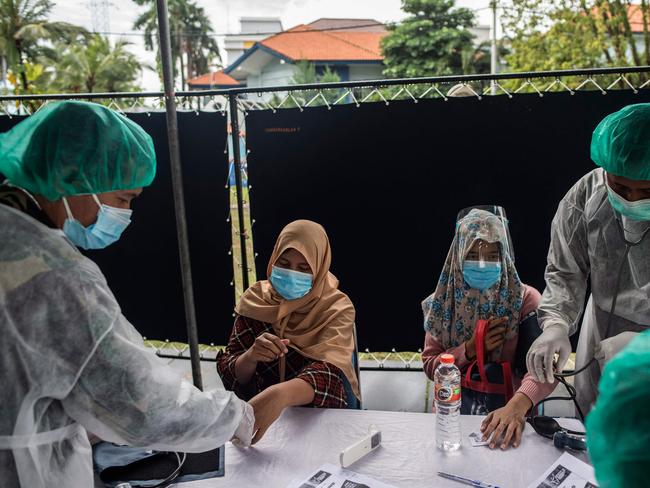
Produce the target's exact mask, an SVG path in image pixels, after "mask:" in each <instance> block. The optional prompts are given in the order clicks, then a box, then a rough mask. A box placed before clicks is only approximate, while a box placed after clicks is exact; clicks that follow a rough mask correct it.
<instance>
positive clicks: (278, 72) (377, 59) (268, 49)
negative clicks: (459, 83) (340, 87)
mask: <svg viewBox="0 0 650 488" xmlns="http://www.w3.org/2000/svg"><path fill="white" fill-rule="evenodd" d="M386 34H387V30H386V28H385V27H384V25H383V24H382V23H381V22H377V21H376V20H372V19H318V20H316V21H315V22H312V23H310V24H301V25H298V26H296V27H293V28H292V29H289V30H286V31H282V32H279V33H277V34H274V35H271V36H269V37H266V38H265V39H263V40H261V41H259V42H256V43H255V44H254V45H253V46H251V47H250V48H248V49H247V50H245V51H244V53H243V54H242V55H241V56H240V57H239V58H238V59H236V60H235V61H234V62H233V63H232V64H230V66H228V67H227V68H225V69H224V70H223V71H222V72H217V73H210V74H207V75H202V76H200V77H198V78H194V79H192V80H189V81H188V84H189V85H190V87H191V88H192V89H201V88H206V87H211V88H217V87H219V88H222V87H228V85H227V83H233V81H234V82H236V83H238V84H239V85H245V86H248V87H264V86H274V85H288V84H290V83H291V80H292V79H293V75H294V70H295V65H296V63H297V62H299V61H309V62H311V63H313V64H314V65H315V67H316V71H317V72H322V71H323V70H325V69H326V68H327V67H329V69H330V70H332V71H334V72H336V73H337V74H338V75H339V78H340V79H341V81H348V80H350V81H353V80H368V79H381V78H383V77H384V76H383V74H382V71H383V68H384V66H383V56H382V53H381V48H380V45H379V43H380V41H381V39H382V38H383V37H384V36H385V35H386ZM213 75H214V81H215V82H214V83H212V81H213V80H212V79H211V78H210V77H211V76H213ZM224 75H225V76H227V77H228V78H225V77H224ZM217 81H218V83H217ZM208 85H209V86H208ZM230 86H235V85H230Z"/></svg>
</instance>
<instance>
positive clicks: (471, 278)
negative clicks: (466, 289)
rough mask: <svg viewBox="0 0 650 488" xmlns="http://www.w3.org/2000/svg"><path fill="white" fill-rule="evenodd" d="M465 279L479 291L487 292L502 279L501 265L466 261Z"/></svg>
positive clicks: (495, 262)
mask: <svg viewBox="0 0 650 488" xmlns="http://www.w3.org/2000/svg"><path fill="white" fill-rule="evenodd" d="M463 278H465V281H466V282H467V284H468V285H469V286H471V287H472V288H476V289H477V290H481V291H482V290H487V289H488V288H491V287H492V286H494V284H495V283H497V282H498V281H499V278H501V263H500V262H498V261H465V264H464V265H463Z"/></svg>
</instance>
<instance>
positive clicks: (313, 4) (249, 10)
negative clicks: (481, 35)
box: [51, 0, 491, 90]
mask: <svg viewBox="0 0 650 488" xmlns="http://www.w3.org/2000/svg"><path fill="white" fill-rule="evenodd" d="M95 1H98V0H95ZM107 1H108V4H109V5H108V12H109V15H108V19H109V32H112V33H133V32H134V31H133V29H132V25H133V21H134V20H135V18H136V17H137V15H138V14H139V13H140V12H141V11H143V10H144V8H142V7H138V6H137V5H136V4H135V3H133V2H132V1H131V0H107ZM196 2H197V3H198V4H199V5H200V6H202V7H203V8H204V9H205V11H206V13H207V14H208V17H209V18H210V20H211V22H212V26H213V28H214V31H215V33H217V34H225V33H230V34H236V33H238V32H239V19H240V18H241V17H279V18H280V19H281V20H282V25H283V27H284V28H285V29H288V28H290V27H293V26H295V25H298V24H303V23H304V24H306V23H309V22H312V21H314V20H316V19H318V18H321V17H331V18H340V17H345V18H366V19H367V18H371V19H375V20H378V21H381V22H391V21H399V20H401V19H402V18H403V17H404V13H403V12H402V11H401V9H400V5H401V0H353V1H351V0H196ZM489 3H490V0H457V2H456V4H457V6H462V7H468V8H471V9H473V10H475V11H476V15H477V19H478V23H479V24H481V25H489V24H490V22H491V14H490V10H489V9H488V8H487V7H488V5H489ZM54 4H55V6H54V9H53V11H52V15H51V18H52V20H56V21H65V22H70V23H73V24H77V25H81V26H83V27H86V28H87V29H88V30H92V17H91V9H90V5H91V0H81V1H79V0H54ZM110 37H111V39H117V38H118V37H119V36H117V35H110ZM124 37H125V38H126V39H128V40H129V41H131V42H132V43H133V45H132V46H130V50H131V51H132V52H133V53H135V54H136V55H137V56H138V58H139V59H140V60H141V61H142V62H144V63H147V64H149V65H150V66H155V55H154V53H153V52H148V51H146V50H145V48H144V43H143V41H142V37H141V36H139V35H135V36H124ZM140 85H141V88H143V89H144V90H158V89H159V88H160V86H159V85H160V83H159V80H158V75H157V74H156V73H155V72H154V71H153V70H148V69H145V70H143V73H142V78H141V80H140Z"/></svg>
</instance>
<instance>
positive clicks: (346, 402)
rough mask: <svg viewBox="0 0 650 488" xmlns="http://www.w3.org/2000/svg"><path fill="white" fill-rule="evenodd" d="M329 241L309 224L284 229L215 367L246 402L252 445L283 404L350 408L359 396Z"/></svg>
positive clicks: (347, 305) (347, 304)
mask: <svg viewBox="0 0 650 488" xmlns="http://www.w3.org/2000/svg"><path fill="white" fill-rule="evenodd" d="M331 260H332V257H331V250H330V243H329V239H328V237H327V234H326V233H325V229H323V227H322V226H320V225H319V224H317V223H315V222H311V221H308V220H297V221H295V222H292V223H291V224H289V225H287V226H286V227H285V228H284V229H283V230H282V232H281V233H280V236H279V237H278V240H277V242H276V244H275V249H274V250H273V254H272V255H271V259H270V261H269V265H268V268H267V275H268V276H269V279H268V280H263V281H259V282H257V283H255V284H254V285H253V286H251V287H250V288H249V289H248V290H247V291H246V292H245V293H244V295H243V297H242V299H241V300H240V302H239V304H238V305H237V307H236V309H235V311H236V312H237V316H236V319H235V325H234V327H233V331H232V334H231V336H230V341H229V343H228V346H227V347H226V350H225V352H222V353H220V354H219V355H218V356H217V370H218V371H219V374H220V375H221V378H222V380H223V383H224V385H225V386H226V388H227V389H230V390H233V391H234V392H235V393H237V395H238V396H240V397H241V398H243V399H246V400H248V399H250V403H251V405H253V408H254V409H255V419H256V425H255V428H256V430H257V434H256V435H255V437H254V439H253V442H257V441H258V440H259V439H260V438H261V437H262V436H263V435H264V433H265V432H266V430H267V429H268V427H269V426H270V425H271V424H272V423H273V422H274V421H275V420H276V419H277V418H278V417H279V416H280V414H281V413H282V411H283V410H284V408H285V407H289V406H298V405H307V406H313V407H326V408H354V407H355V406H356V405H357V404H358V403H357V402H358V399H359V398H360V393H359V382H358V378H357V376H356V373H355V370H354V367H353V363H352V356H353V354H354V331H353V329H354V318H355V311H354V306H353V305H352V302H351V301H350V299H349V298H348V297H347V295H345V294H344V293H343V292H341V291H340V290H339V289H338V284H339V282H338V280H337V279H336V277H335V276H334V275H333V274H332V273H330V272H329V269H330V264H331Z"/></svg>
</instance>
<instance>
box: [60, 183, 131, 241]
mask: <svg viewBox="0 0 650 488" xmlns="http://www.w3.org/2000/svg"><path fill="white" fill-rule="evenodd" d="M93 198H94V199H95V202H96V203H97V205H98V206H99V212H98V213H97V221H96V222H95V223H94V224H91V225H89V226H88V227H84V226H83V225H82V224H81V222H79V221H78V220H77V219H75V218H74V217H73V216H72V212H71V211H70V206H69V205H68V201H67V200H66V198H65V197H63V205H64V206H65V211H66V213H67V215H68V218H67V219H66V221H65V223H64V224H63V232H64V234H65V235H66V237H67V238H68V239H70V241H72V243H73V244H74V245H75V246H77V247H80V248H82V249H103V248H105V247H107V246H110V245H111V244H113V243H114V242H116V241H117V240H118V239H119V238H120V236H121V235H122V232H124V229H126V228H127V227H128V225H129V224H130V223H131V214H132V210H129V209H122V208H115V207H109V206H108V205H104V204H103V203H101V202H100V201H99V198H97V196H96V195H93Z"/></svg>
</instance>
